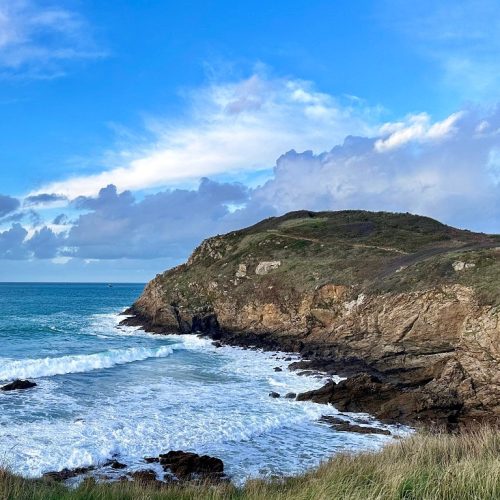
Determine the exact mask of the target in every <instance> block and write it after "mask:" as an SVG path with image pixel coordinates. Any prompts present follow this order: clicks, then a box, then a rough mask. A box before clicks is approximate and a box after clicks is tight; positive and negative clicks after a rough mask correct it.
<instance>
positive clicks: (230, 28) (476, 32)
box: [0, 0, 500, 281]
mask: <svg viewBox="0 0 500 500" xmlns="http://www.w3.org/2000/svg"><path fill="white" fill-rule="evenodd" d="M499 33H500V5H499V4H498V2H496V1H492V0H477V1H461V2H453V1H448V0H445V1H438V2H431V1H428V0H423V1H421V2H418V3H417V2H404V1H396V0H380V1H358V2H348V1H337V2H332V1H315V0H309V1H290V0H289V1H287V2H285V1H281V0H278V1H274V2H272V3H270V2H263V1H251V2H250V1H249V2H234V1H231V2H229V1H222V0H219V1H216V0H213V1H207V0H205V1H185V2H170V1H147V2H146V1H131V0H120V1H119V0H115V1H106V2H103V1H99V2H98V1H91V0H88V1H85V0H67V1H63V0H61V1H57V0H52V1H49V0H0V123H1V124H2V126H1V129H0V130H1V133H0V172H1V184H0V186H1V188H0V195H1V196H0V260H1V262H0V280H7V281H9V280H28V281H32V280H33V281H34V280H42V281H43V280H50V281H68V280H69V281H71V280H76V281H80V280H95V281H113V280H116V281H129V280H131V281H145V280H147V279H149V278H150V277H151V276H153V275H154V274H156V273H157V272H159V271H161V270H163V269H164V268H165V267H169V266H171V265H174V264H177V263H179V262H180V261H182V260H184V259H185V257H186V256H187V255H188V254H189V252H190V250H191V249H192V247H193V245H196V244H197V243H198V242H199V241H200V240H201V239H202V238H204V237H207V236H209V235H210V234H214V233H218V232H225V231H227V230H230V229H234V228H237V227H240V226H242V225H247V224H250V223H253V222H255V221H257V220H258V219H259V218H261V217H265V216H269V215H275V214H279V213H282V212H284V211H287V210H293V209H299V208H310V209H332V210H335V209H344V208H366V209H380V210H397V211H411V212H418V213H422V214H424V215H429V216H432V217H436V218H439V219H440V220H442V221H443V222H446V223H449V224H453V225H456V226H460V227H468V228H470V229H474V230H479V231H489V232H500V207H499V201H498V200H499V197H500V196H499V194H500V190H499V185H500V132H499V130H500V110H499V107H498V104H497V103H498V100H499V98H500V95H499V94H500V58H499V57H498V53H499V51H500V34H499ZM346 137H347V138H348V139H347V140H346ZM292 150H293V152H290V151H292ZM308 150H311V151H312V153H307V151H308ZM304 152H306V153H304ZM108 186H110V187H108Z"/></svg>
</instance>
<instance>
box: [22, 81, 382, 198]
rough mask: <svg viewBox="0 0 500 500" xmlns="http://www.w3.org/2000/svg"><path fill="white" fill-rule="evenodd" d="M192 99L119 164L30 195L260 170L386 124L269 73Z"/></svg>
mask: <svg viewBox="0 0 500 500" xmlns="http://www.w3.org/2000/svg"><path fill="white" fill-rule="evenodd" d="M188 104H189V108H190V111H189V113H187V116H186V117H185V118H184V120H181V121H179V120H178V121H175V122H173V121H159V120H154V121H153V120H150V122H149V124H148V131H149V132H150V133H152V134H153V135H154V139H153V140H152V143H151V144H149V145H148V146H146V147H137V148H135V149H132V150H130V149H124V150H122V151H118V152H116V153H115V154H114V155H113V157H114V158H115V159H116V158H118V160H117V162H118V164H116V165H113V166H111V167H109V168H106V169H104V171H103V172H101V173H98V174H95V175H89V176H79V177H74V178H70V179H66V180H62V181H60V182H54V183H51V184H49V185H47V186H43V187H42V188H40V190H38V191H36V192H34V193H31V194H32V195H38V194H40V193H43V192H45V193H56V194H59V195H65V196H67V197H69V198H75V197H77V196H80V195H83V196H95V195H96V194H97V192H98V191H99V189H100V188H102V187H103V186H107V185H109V184H113V185H115V186H116V187H117V189H118V191H124V190H139V189H146V188H159V187H162V186H163V187H164V186H167V185H171V184H172V183H174V182H179V181H185V180H193V179H196V180H197V179H199V178H200V177H203V176H213V175H216V174H221V173H224V174H234V173H237V172H242V171H247V172H248V171H256V170H259V169H263V168H270V167H271V166H272V165H273V164H274V162H275V160H276V158H277V157H278V156H279V155H280V154H281V153H282V152H283V151H288V150H289V149H291V148H297V149H299V150H303V149H309V148H312V149H314V150H317V151H323V150H325V149H326V148H328V147H330V145H331V144H332V143H333V144H335V143H336V142H338V141H341V140H342V139H343V138H344V137H345V136H346V135H348V134H352V133H358V134H369V133H374V132H375V131H376V128H377V126H378V123H379V121H378V115H379V110H378V109H377V108H370V107H368V106H366V105H365V104H363V103H362V102H361V103H360V102H358V101H356V100H353V99H348V100H345V102H344V101H341V100H339V99H337V98H335V97H333V96H331V95H328V94H325V93H321V92H318V91H317V90H316V89H315V88H314V86H313V85H312V84H311V83H310V82H304V81H299V80H292V79H277V78H274V79H273V78H269V77H266V76H265V75H262V74H255V75H253V76H252V77H250V78H248V79H246V80H243V81H238V82H233V83H214V84H212V85H209V86H208V87H206V88H201V89H197V90H195V91H192V92H190V93H188ZM115 161H116V160H115Z"/></svg>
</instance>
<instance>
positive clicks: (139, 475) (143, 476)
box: [130, 469, 159, 483]
mask: <svg viewBox="0 0 500 500" xmlns="http://www.w3.org/2000/svg"><path fill="white" fill-rule="evenodd" d="M130 477H131V478H132V479H133V480H134V481H136V482H138V483H157V482H159V481H158V479H157V478H156V472H155V471H154V470H152V469H143V470H136V471H134V472H131V473H130Z"/></svg>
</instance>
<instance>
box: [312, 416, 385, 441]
mask: <svg viewBox="0 0 500 500" xmlns="http://www.w3.org/2000/svg"><path fill="white" fill-rule="evenodd" d="M319 421H320V422H324V423H326V424H328V425H329V426H330V427H331V428H332V429H333V430H334V431H336V432H354V433H356V434H381V435H383V436H390V435H391V432H390V431H388V430H387V429H381V428H380V427H371V426H368V425H358V424H352V423H351V422H348V421H347V420H343V419H341V418H338V417H334V416H332V415H323V416H322V417H321V418H320V419H319Z"/></svg>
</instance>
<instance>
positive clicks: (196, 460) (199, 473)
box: [159, 450, 224, 479]
mask: <svg viewBox="0 0 500 500" xmlns="http://www.w3.org/2000/svg"><path fill="white" fill-rule="evenodd" d="M159 458H160V464H161V465H162V466H163V469H164V470H165V471H171V472H172V473H173V474H174V475H175V476H176V477H177V478H179V479H193V478H206V479H221V478H222V477H223V474H224V463H223V462H222V460H221V459H220V458H216V457H210V456H208V455H198V454H197V453H191V452H186V451H180V450H178V451H169V452H168V453H165V454H162V455H160V456H159Z"/></svg>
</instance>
